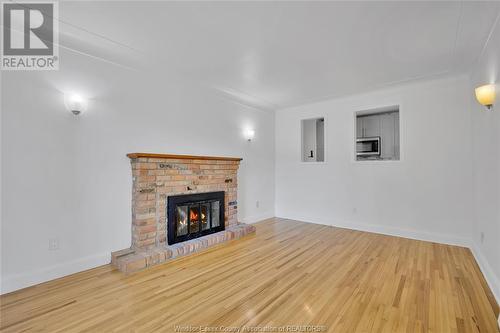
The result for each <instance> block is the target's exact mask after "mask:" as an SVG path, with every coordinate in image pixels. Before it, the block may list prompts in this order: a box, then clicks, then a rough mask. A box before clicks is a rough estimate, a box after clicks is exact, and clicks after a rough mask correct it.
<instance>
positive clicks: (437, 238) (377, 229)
mask: <svg viewBox="0 0 500 333" xmlns="http://www.w3.org/2000/svg"><path fill="white" fill-rule="evenodd" d="M280 218H285V219H291V220H296V221H304V222H309V223H316V224H322V225H331V226H334V227H339V228H346V229H352V230H359V231H367V232H373V233H376V234H383V235H389V236H398V237H404V238H410V239H416V240H422V241H427V242H434V243H441V244H448V245H456V246H462V247H467V248H469V249H470V250H471V252H472V254H473V255H474V258H475V259H476V262H477V264H478V265H479V268H480V269H481V272H482V273H483V276H484V278H485V279H486V282H487V283H488V286H489V287H490V290H491V292H492V293H493V296H494V297H495V299H496V301H497V303H498V304H500V282H499V278H498V277H497V276H496V275H495V273H494V272H493V269H492V268H491V266H490V264H489V263H488V261H487V260H486V259H485V257H484V255H483V254H482V252H481V250H480V248H479V247H478V246H477V245H476V244H475V243H474V242H473V241H472V240H471V239H469V238H466V237H459V236H450V235H444V234H439V233H432V232H426V231H419V230H411V229H402V228H395V227H391V226H381V225H375V224H364V223H352V222H338V221H334V222H333V223H324V222H322V221H311V220H308V219H307V218H301V217H300V216H280ZM499 320H500V318H499Z"/></svg>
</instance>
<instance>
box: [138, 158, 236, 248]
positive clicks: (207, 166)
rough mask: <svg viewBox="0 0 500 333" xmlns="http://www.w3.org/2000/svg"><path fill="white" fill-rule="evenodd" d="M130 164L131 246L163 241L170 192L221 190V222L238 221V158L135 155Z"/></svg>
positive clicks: (232, 223)
mask: <svg viewBox="0 0 500 333" xmlns="http://www.w3.org/2000/svg"><path fill="white" fill-rule="evenodd" d="M131 163H132V177H133V189H132V248H134V249H149V248H152V247H155V246H163V245H164V244H165V241H166V232H167V231H166V218H167V217H166V203H167V197H168V196H171V195H179V194H190V193H203V192H213V191H225V225H226V227H228V226H232V225H235V224H237V223H238V220H237V172H238V167H239V161H229V160H206V159H195V158H193V159H174V158H150V157H138V158H131ZM230 203H231V205H230Z"/></svg>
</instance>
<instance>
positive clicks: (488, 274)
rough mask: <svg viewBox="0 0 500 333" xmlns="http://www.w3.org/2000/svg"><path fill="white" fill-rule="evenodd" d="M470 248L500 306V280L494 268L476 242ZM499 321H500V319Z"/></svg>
mask: <svg viewBox="0 0 500 333" xmlns="http://www.w3.org/2000/svg"><path fill="white" fill-rule="evenodd" d="M469 248H470V250H471V252H472V254H473V255H474V258H475V259H476V262H477V264H478V265H479V268H480V269H481V272H483V275H484V278H485V279H486V282H487V283H488V285H489V287H490V289H491V292H492V293H493V296H495V299H496V300H497V303H498V304H499V305H500V279H499V277H498V276H496V274H495V272H494V271H493V268H491V265H490V263H489V262H488V260H486V258H485V257H484V254H483V252H482V251H481V248H480V247H479V246H478V245H477V244H476V243H475V242H472V241H471V246H470V247H469ZM498 319H499V320H500V317H499V318H498ZM499 326H500V322H499Z"/></svg>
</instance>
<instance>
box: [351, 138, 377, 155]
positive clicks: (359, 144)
mask: <svg viewBox="0 0 500 333" xmlns="http://www.w3.org/2000/svg"><path fill="white" fill-rule="evenodd" d="M356 156H380V137H379V136H373V137H368V138H357V139H356Z"/></svg>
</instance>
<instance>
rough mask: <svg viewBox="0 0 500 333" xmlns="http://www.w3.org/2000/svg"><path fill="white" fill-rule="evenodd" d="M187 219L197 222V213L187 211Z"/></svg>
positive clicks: (191, 210) (192, 210)
mask: <svg viewBox="0 0 500 333" xmlns="http://www.w3.org/2000/svg"><path fill="white" fill-rule="evenodd" d="M189 219H190V220H191V221H197V220H198V213H197V212H195V210H194V209H190V210H189Z"/></svg>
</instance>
